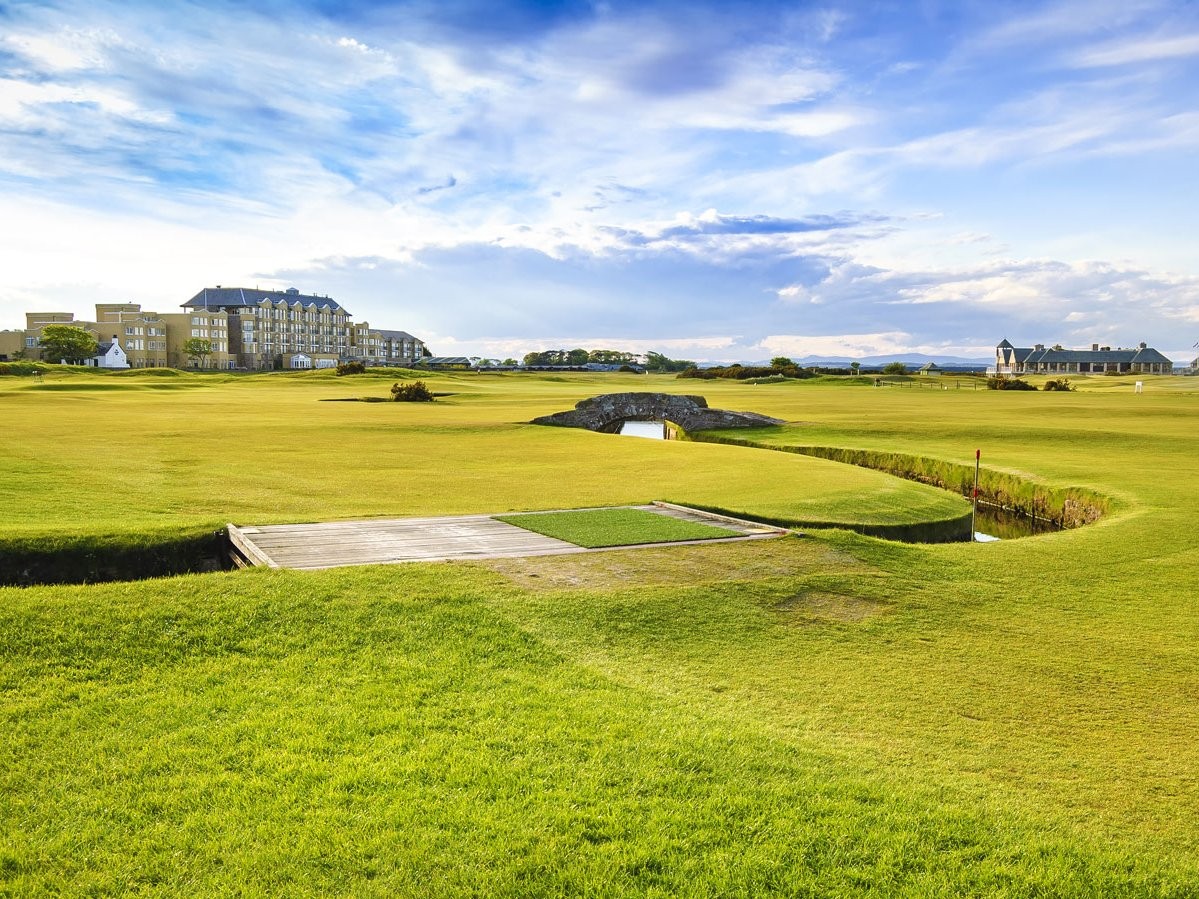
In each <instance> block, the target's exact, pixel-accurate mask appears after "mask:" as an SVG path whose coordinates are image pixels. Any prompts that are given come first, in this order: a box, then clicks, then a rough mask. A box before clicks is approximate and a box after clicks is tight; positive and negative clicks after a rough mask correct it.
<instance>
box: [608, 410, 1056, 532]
mask: <svg viewBox="0 0 1199 899" xmlns="http://www.w3.org/2000/svg"><path fill="white" fill-rule="evenodd" d="M618 433H619V434H621V436H624V437H644V438H647V439H650V440H663V439H665V437H666V422H663V421H626V422H624V423H623V424H622V425H621V426H620V431H619V432H618ZM1057 530H1060V528H1059V527H1058V526H1057V525H1056V524H1054V523H1053V522H1052V521H1047V520H1046V519H1043V518H1029V517H1028V516H1027V515H1020V514H1019V513H1017V512H1008V511H1006V510H1004V509H1000V508H998V507H996V506H981V505H980V506H979V507H978V512H977V514H976V515H975V519H974V539H975V541H977V542H979V543H992V542H994V541H996V540H1014V539H1015V538H1017V537H1031V536H1032V535H1033V534H1047V533H1050V532H1051V531H1057ZM962 539H965V538H964V537H963V538H962Z"/></svg>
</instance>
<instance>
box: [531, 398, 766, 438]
mask: <svg viewBox="0 0 1199 899" xmlns="http://www.w3.org/2000/svg"><path fill="white" fill-rule="evenodd" d="M626 421H669V422H672V423H673V424H676V425H678V426H679V427H680V428H682V429H683V430H684V431H707V430H716V429H719V428H761V427H765V426H769V425H781V424H782V423H783V422H782V419H779V418H771V417H769V416H767V415H759V414H758V413H756V412H728V411H725V410H724V409H709V408H708V401H707V400H706V399H704V398H703V397H702V396H681V395H677V394H673V393H605V394H602V395H601V396H593V397H591V398H590V399H586V400H581V401H580V402H578V403H576V404H575V407H574V408H573V409H570V410H568V411H566V412H555V413H554V414H553V415H542V416H541V417H540V418H534V419H533V422H532V423H533V424H535V425H552V426H554V427H559V428H586V429H587V430H589V431H600V432H603V433H606V434H615V433H617V432H618V431H619V430H620V426H621V425H623V424H624V423H625V422H626Z"/></svg>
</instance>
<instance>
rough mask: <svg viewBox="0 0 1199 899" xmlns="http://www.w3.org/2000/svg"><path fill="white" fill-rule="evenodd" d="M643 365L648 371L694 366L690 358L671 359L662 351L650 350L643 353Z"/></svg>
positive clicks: (672, 369)
mask: <svg viewBox="0 0 1199 899" xmlns="http://www.w3.org/2000/svg"><path fill="white" fill-rule="evenodd" d="M645 367H646V369H648V370H649V371H662V372H666V371H687V369H689V368H695V363H694V362H692V361H691V360H690V359H671V358H670V357H669V356H666V355H665V354H663V353H655V352H653V351H652V350H651V351H650V352H648V353H646V354H645Z"/></svg>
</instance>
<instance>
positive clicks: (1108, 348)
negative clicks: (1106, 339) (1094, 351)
mask: <svg viewBox="0 0 1199 899" xmlns="http://www.w3.org/2000/svg"><path fill="white" fill-rule="evenodd" d="M1099 349H1101V350H1103V352H1105V353H1110V352H1111V351H1112V348H1111V347H1110V346H1101V347H1100V348H1099Z"/></svg>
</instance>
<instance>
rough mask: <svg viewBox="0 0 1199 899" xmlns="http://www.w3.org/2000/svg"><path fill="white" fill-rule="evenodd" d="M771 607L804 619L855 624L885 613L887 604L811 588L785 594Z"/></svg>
mask: <svg viewBox="0 0 1199 899" xmlns="http://www.w3.org/2000/svg"><path fill="white" fill-rule="evenodd" d="M775 608H776V609H778V610H779V611H780V612H786V613H787V614H788V615H794V616H796V617H797V618H799V619H800V620H801V621H806V622H816V621H835V622H838V623H841V624H856V623H858V622H861V621H868V620H869V619H871V618H877V617H878V616H880V615H885V614H886V613H887V612H888V611H889V610H890V608H891V607H890V606H889V605H888V604H887V603H885V602H879V601H878V600H877V599H865V598H863V597H861V596H845V595H844V594H841V593H823V592H820V591H811V592H805V593H797V594H795V595H794V596H788V597H787V598H786V599H784V600H782V601H781V602H779V603H777V604H776V605H775Z"/></svg>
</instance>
